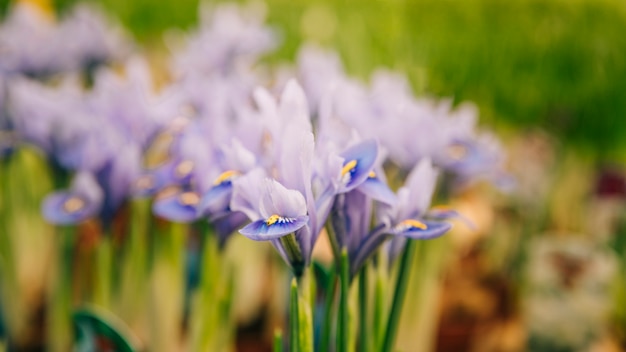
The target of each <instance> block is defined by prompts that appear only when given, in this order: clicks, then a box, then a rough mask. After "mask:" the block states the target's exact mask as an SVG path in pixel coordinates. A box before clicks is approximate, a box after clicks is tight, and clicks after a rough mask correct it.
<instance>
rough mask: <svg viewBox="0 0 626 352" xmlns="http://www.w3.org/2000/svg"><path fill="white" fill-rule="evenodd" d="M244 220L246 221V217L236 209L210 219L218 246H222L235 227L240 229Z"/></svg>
mask: <svg viewBox="0 0 626 352" xmlns="http://www.w3.org/2000/svg"><path fill="white" fill-rule="evenodd" d="M246 222H248V217H247V216H246V215H245V214H244V213H241V212H238V211H237V212H229V213H226V214H225V215H224V216H222V217H220V218H217V219H214V220H212V223H213V226H214V227H215V232H216V233H217V237H218V239H219V243H220V246H222V247H223V246H224V244H225V243H226V240H227V239H228V238H229V237H230V235H231V234H233V233H234V232H235V231H236V230H237V229H240V228H241V227H242V226H243V225H244V224H245V223H246Z"/></svg>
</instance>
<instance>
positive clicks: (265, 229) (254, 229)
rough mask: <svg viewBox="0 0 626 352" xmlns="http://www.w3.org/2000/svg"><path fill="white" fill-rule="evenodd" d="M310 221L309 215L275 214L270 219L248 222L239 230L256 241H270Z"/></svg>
mask: <svg viewBox="0 0 626 352" xmlns="http://www.w3.org/2000/svg"><path fill="white" fill-rule="evenodd" d="M308 221H309V217H308V216H307V215H301V216H298V217H295V218H287V217H280V216H278V215H273V216H271V217H269V218H268V219H262V220H257V221H255V222H253V223H251V224H248V225H247V226H245V227H244V228H242V229H241V230H239V232H240V233H241V234H242V235H244V236H246V237H248V238H249V239H252V240H255V241H268V240H273V239H277V238H280V237H282V236H285V235H288V234H290V233H293V232H295V231H297V230H299V229H300V228H302V227H303V226H304V225H306V223H307V222H308Z"/></svg>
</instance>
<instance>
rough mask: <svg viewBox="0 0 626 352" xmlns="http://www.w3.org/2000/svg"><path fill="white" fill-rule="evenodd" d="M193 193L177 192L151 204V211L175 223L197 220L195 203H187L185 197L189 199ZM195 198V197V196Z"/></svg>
mask: <svg viewBox="0 0 626 352" xmlns="http://www.w3.org/2000/svg"><path fill="white" fill-rule="evenodd" d="M192 195H195V193H191V192H184V193H183V192H177V193H175V194H174V195H170V196H167V197H163V198H160V199H158V198H157V199H156V200H155V201H154V203H153V204H152V211H153V212H154V213H155V214H156V215H158V216H160V217H162V218H164V219H167V220H170V221H175V222H183V223H187V222H191V221H193V220H195V219H197V217H198V215H197V211H196V206H197V202H195V199H194V200H193V201H188V200H187V199H186V198H185V197H186V196H189V197H187V198H191V197H192ZM195 197H197V195H195Z"/></svg>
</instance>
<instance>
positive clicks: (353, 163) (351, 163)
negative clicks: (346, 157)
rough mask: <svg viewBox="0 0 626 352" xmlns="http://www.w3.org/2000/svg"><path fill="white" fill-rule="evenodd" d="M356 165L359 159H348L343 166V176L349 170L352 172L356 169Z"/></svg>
mask: <svg viewBox="0 0 626 352" xmlns="http://www.w3.org/2000/svg"><path fill="white" fill-rule="evenodd" d="M356 165H357V161H356V160H350V161H348V162H347V163H346V164H345V165H344V166H343V168H342V169H341V177H343V176H345V175H346V174H347V173H349V172H352V170H354V168H356Z"/></svg>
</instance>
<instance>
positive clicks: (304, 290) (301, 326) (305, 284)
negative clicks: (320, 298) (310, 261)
mask: <svg viewBox="0 0 626 352" xmlns="http://www.w3.org/2000/svg"><path fill="white" fill-rule="evenodd" d="M312 275H313V273H312V270H310V269H309V268H308V267H307V268H305V270H304V272H303V274H302V276H300V277H299V278H297V282H298V304H299V305H298V330H299V334H300V337H299V339H300V352H313V306H312V305H313V304H315V303H314V299H315V280H313V278H312V277H311V276H312Z"/></svg>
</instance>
